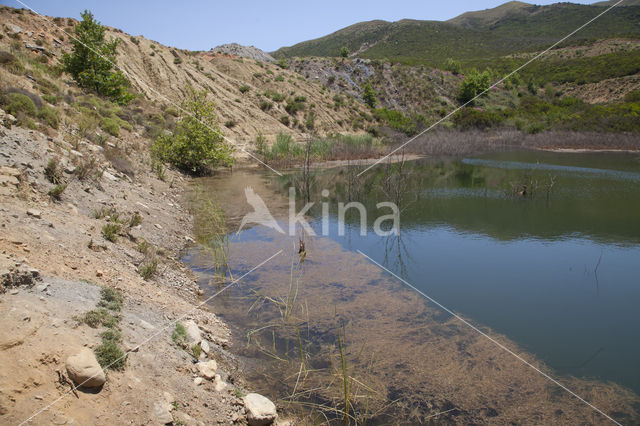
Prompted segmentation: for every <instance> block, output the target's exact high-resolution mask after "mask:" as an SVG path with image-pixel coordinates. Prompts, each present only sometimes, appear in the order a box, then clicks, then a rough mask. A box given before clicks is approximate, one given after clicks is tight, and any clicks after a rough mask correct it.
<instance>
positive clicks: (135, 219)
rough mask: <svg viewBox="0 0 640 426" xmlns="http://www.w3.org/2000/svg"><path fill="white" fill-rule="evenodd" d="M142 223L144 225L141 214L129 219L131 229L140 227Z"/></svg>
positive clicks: (135, 214)
mask: <svg viewBox="0 0 640 426" xmlns="http://www.w3.org/2000/svg"><path fill="white" fill-rule="evenodd" d="M141 223H142V216H140V213H138V212H135V213H134V214H132V215H131V218H130V219H129V227H131V228H133V227H136V226H138V225H140V224H141Z"/></svg>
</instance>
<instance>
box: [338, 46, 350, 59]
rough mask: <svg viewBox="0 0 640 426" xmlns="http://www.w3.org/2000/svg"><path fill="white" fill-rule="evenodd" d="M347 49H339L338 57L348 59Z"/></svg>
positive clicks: (345, 47) (344, 47)
mask: <svg viewBox="0 0 640 426" xmlns="http://www.w3.org/2000/svg"><path fill="white" fill-rule="evenodd" d="M349 53H351V52H349V48H348V47H347V46H343V47H342V49H340V56H342V57H343V58H345V59H346V58H348V57H349Z"/></svg>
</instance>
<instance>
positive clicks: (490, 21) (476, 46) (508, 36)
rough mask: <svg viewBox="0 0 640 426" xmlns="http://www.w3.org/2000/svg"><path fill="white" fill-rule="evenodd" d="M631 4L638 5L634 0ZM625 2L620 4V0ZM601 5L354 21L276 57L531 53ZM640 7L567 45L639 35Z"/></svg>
mask: <svg viewBox="0 0 640 426" xmlns="http://www.w3.org/2000/svg"><path fill="white" fill-rule="evenodd" d="M629 1H633V3H637V2H636V1H634V0H629ZM623 4H624V3H623ZM605 9H606V6H594V5H590V6H589V5H577V4H571V3H558V4H554V5H550V6H532V5H528V4H526V3H520V2H510V3H506V4H504V5H502V6H499V7H498V8H495V9H491V10H488V11H481V12H470V13H466V14H464V15H461V16H459V17H457V18H454V19H453V20H451V21H449V22H439V21H418V20H402V21H398V22H386V21H371V22H363V23H358V24H355V25H352V26H349V27H347V28H344V29H342V30H339V31H337V32H335V33H333V34H330V35H328V36H325V37H322V38H319V39H315V40H310V41H305V42H302V43H299V44H296V45H295V46H291V47H283V48H281V49H279V50H278V51H276V52H274V55H275V56H277V57H294V56H299V57H304V56H338V55H339V52H340V48H341V47H343V46H346V47H348V48H349V49H350V50H351V51H352V52H355V51H360V53H359V54H358V56H360V57H363V58H370V59H381V60H382V59H385V60H391V61H395V62H402V63H407V64H418V63H424V64H433V65H439V64H442V63H443V62H444V61H445V60H446V59H447V58H454V59H463V60H470V59H480V58H496V57H501V56H504V55H508V54H511V53H515V52H523V51H535V50H539V49H541V48H543V47H545V46H548V45H550V44H552V43H554V42H556V41H557V40H559V39H561V38H562V37H564V36H565V35H567V34H569V33H570V32H571V31H573V30H575V29H576V28H578V27H580V26H581V25H583V24H584V23H585V22H587V21H589V20H590V19H592V18H594V17H595V16H597V15H598V14H600V13H602V12H603V11H604V10H605ZM638 22H640V6H627V7H617V8H615V9H613V10H611V11H610V12H608V13H607V14H606V15H604V16H602V17H601V18H599V19H598V20H596V21H595V22H594V23H592V24H591V25H589V26H588V27H586V28H585V29H583V30H582V31H580V32H579V33H578V34H576V35H575V36H574V37H572V39H571V42H572V43H580V42H584V41H585V40H590V39H602V38H613V37H631V38H640V25H638Z"/></svg>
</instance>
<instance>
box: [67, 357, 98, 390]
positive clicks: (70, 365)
mask: <svg viewBox="0 0 640 426" xmlns="http://www.w3.org/2000/svg"><path fill="white" fill-rule="evenodd" d="M66 366H67V374H69V378H70V379H71V380H72V381H73V383H75V384H76V386H83V387H87V388H97V387H100V386H102V385H103V384H104V383H105V382H106V381H107V378H106V376H105V374H104V371H103V370H102V367H100V364H98V360H97V359H96V356H95V355H94V354H93V352H92V351H91V350H90V349H88V348H82V349H81V350H80V352H78V353H77V354H75V355H71V356H70V357H69V358H67V363H66Z"/></svg>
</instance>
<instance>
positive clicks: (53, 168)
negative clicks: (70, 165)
mask: <svg viewBox="0 0 640 426" xmlns="http://www.w3.org/2000/svg"><path fill="white" fill-rule="evenodd" d="M62 173H63V170H62V167H61V166H60V160H58V158H56V157H54V158H50V159H49V161H48V162H47V165H46V166H45V168H44V175H45V177H46V178H47V180H48V181H49V182H51V183H53V184H55V185H58V184H60V183H62V181H63V179H62Z"/></svg>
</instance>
